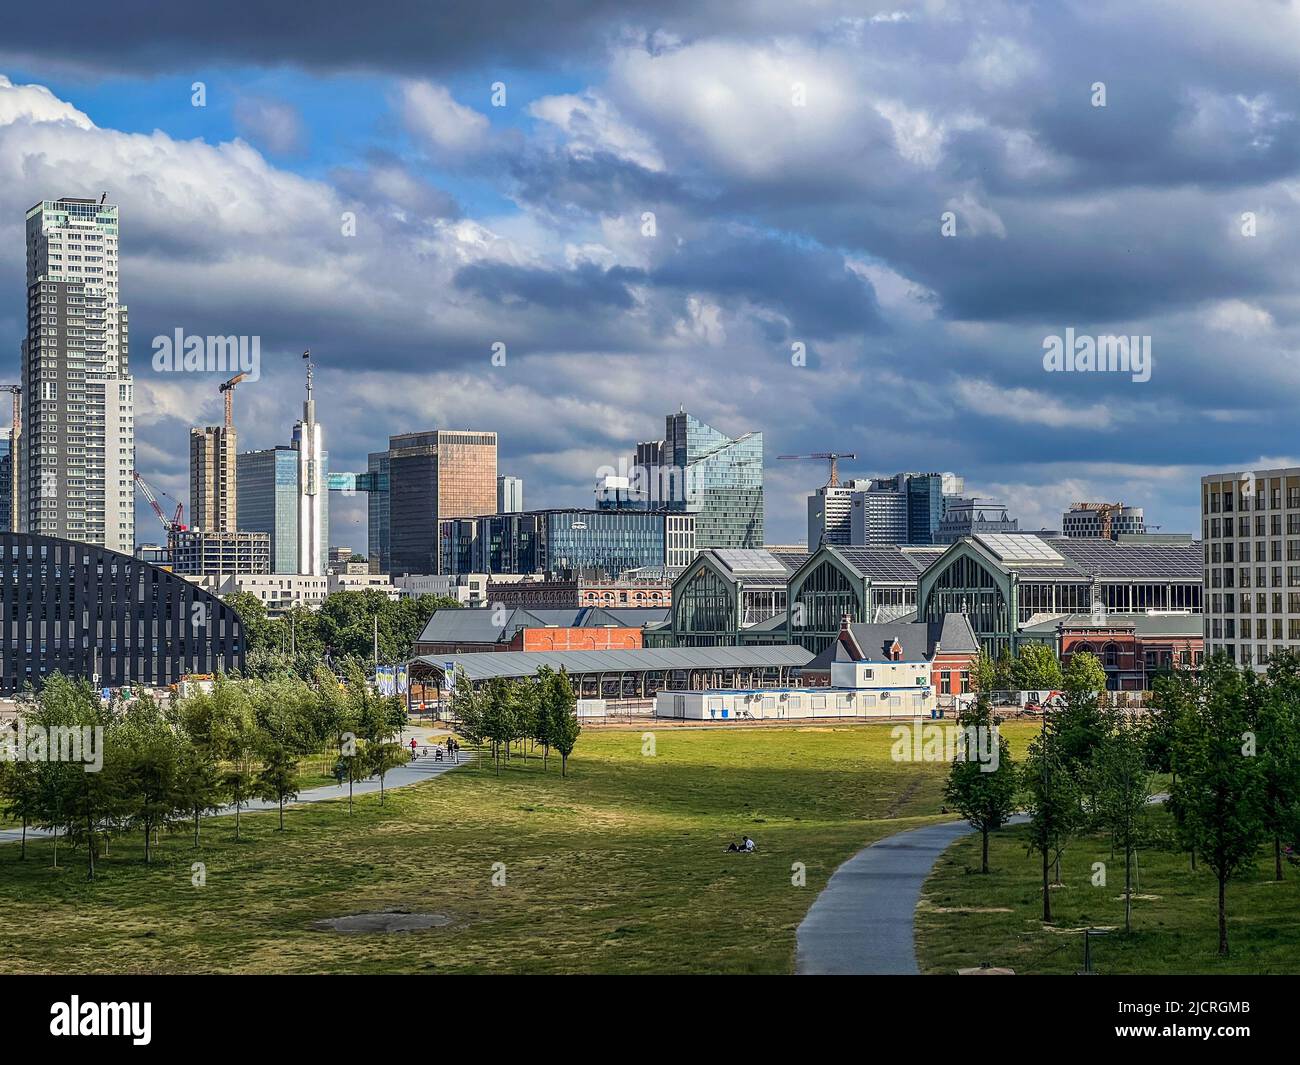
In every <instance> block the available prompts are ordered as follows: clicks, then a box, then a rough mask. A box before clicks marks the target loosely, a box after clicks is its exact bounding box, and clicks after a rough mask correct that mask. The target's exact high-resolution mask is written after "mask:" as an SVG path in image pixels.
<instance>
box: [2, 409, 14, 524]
mask: <svg viewBox="0 0 1300 1065" xmlns="http://www.w3.org/2000/svg"><path fill="white" fill-rule="evenodd" d="M12 440H13V430H12V429H0V532H14V531H15V530H13V529H11V528H9V525H10V520H11V516H12V509H11V504H12V492H13V463H14V457H15V456H14V453H13V445H12Z"/></svg>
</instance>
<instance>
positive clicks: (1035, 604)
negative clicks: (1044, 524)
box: [917, 533, 1203, 658]
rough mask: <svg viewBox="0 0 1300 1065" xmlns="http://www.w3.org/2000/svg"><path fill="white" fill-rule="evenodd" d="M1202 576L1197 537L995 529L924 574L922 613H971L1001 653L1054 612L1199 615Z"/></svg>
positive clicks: (928, 616) (991, 647)
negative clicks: (1141, 538) (1148, 538)
mask: <svg viewBox="0 0 1300 1065" xmlns="http://www.w3.org/2000/svg"><path fill="white" fill-rule="evenodd" d="M1202 583H1203V576H1202V571H1201V550H1200V548H1199V547H1198V546H1197V545H1195V544H1189V543H1181V542H1172V543H1168V542H1162V543H1155V544H1150V543H1118V542H1116V541H1114V540H1105V539H1100V538H1098V539H1092V540H1083V539H1070V538H1066V537H1056V538H1044V537H1040V536H1038V535H1035V534H1033V533H993V534H987V535H978V536H975V537H972V538H969V539H966V540H962V541H961V542H960V543H956V544H953V545H952V546H950V547H949V548H947V549H946V550H945V551H944V552H943V554H942V555H940V557H939V558H938V559H936V560H935V561H934V562H933V563H932V564H931V565H930V566H929V567H928V568H927V569H926V570H925V572H924V573H922V574H921V576H920V578H919V581H918V585H917V604H918V614H917V619H918V620H919V621H938V620H941V619H942V618H943V616H944V615H945V614H952V613H959V614H965V615H966V616H967V617H968V618H969V619H970V621H971V625H972V627H973V628H974V630H975V633H976V635H977V636H978V637H979V640H980V643H981V645H982V646H983V647H984V649H985V650H986V651H988V653H989V654H990V655H992V656H993V657H995V658H996V657H997V656H998V655H1000V654H1001V653H1002V651H1003V650H1007V651H1009V652H1011V653H1013V654H1014V653H1015V651H1016V649H1017V648H1018V646H1019V644H1020V643H1021V642H1022V637H1021V628H1022V627H1023V626H1025V625H1030V624H1033V623H1035V622H1038V621H1042V620H1045V619H1047V618H1049V617H1060V616H1063V615H1066V614H1076V613H1092V612H1094V610H1096V611H1097V612H1100V611H1105V612H1107V613H1134V612H1142V611H1146V610H1159V611H1180V610H1187V611H1190V612H1191V613H1193V614H1199V613H1200V612H1201V609H1202V598H1201V589H1202Z"/></svg>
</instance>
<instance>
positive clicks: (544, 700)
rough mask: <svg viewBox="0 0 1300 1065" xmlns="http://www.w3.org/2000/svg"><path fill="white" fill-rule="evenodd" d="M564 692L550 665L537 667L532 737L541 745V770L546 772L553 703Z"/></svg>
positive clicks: (553, 714)
mask: <svg viewBox="0 0 1300 1065" xmlns="http://www.w3.org/2000/svg"><path fill="white" fill-rule="evenodd" d="M563 698H564V692H563V689H562V687H561V686H560V684H559V674H557V673H556V672H555V670H553V669H552V668H551V667H550V666H539V667H538V669H537V713H536V714H535V716H534V718H533V726H534V732H533V739H534V740H536V742H538V743H540V744H541V745H542V772H543V773H545V772H546V767H547V760H548V759H549V757H550V754H551V722H552V720H553V719H554V717H555V716H556V711H555V709H554V704H555V702H556V700H562V699H563Z"/></svg>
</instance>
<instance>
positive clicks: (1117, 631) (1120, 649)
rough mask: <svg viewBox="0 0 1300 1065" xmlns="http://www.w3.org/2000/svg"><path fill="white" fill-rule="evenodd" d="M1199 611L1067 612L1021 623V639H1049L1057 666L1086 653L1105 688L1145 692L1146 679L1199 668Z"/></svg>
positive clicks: (1148, 681) (1148, 684)
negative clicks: (1101, 674) (1102, 674)
mask: <svg viewBox="0 0 1300 1065" xmlns="http://www.w3.org/2000/svg"><path fill="white" fill-rule="evenodd" d="M1204 623H1205V616H1204V615H1203V614H1184V613H1151V614H1107V615H1104V616H1098V617H1097V618H1094V617H1093V616H1092V615H1090V614H1070V615H1067V616H1066V617H1063V618H1053V619H1051V620H1049V621H1043V622H1040V623H1039V624H1037V625H1031V626H1026V627H1025V628H1024V629H1022V630H1021V637H1022V638H1024V637H1030V638H1035V637H1038V638H1042V639H1043V640H1044V642H1048V643H1049V644H1052V643H1054V645H1055V651H1056V655H1057V657H1058V658H1059V659H1060V660H1061V668H1062V669H1064V668H1066V667H1067V666H1068V665H1069V664H1070V659H1071V657H1072V656H1073V655H1075V654H1077V653H1079V652H1081V651H1088V652H1091V653H1092V654H1094V655H1096V656H1097V659H1098V660H1099V661H1100V662H1101V667H1102V669H1104V670H1105V671H1106V690H1107V691H1147V690H1149V689H1150V687H1151V678H1152V676H1154V675H1155V674H1157V673H1160V672H1164V671H1166V670H1170V669H1192V670H1196V669H1200V667H1201V659H1202V657H1203V655H1204V646H1205V632H1204Z"/></svg>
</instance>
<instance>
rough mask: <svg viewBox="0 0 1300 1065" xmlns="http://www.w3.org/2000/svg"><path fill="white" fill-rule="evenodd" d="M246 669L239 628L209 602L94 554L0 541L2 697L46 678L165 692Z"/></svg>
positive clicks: (40, 542) (180, 584) (35, 541)
mask: <svg viewBox="0 0 1300 1065" xmlns="http://www.w3.org/2000/svg"><path fill="white" fill-rule="evenodd" d="M243 665H244V626H243V622H242V621H240V619H239V615H238V614H236V613H235V612H234V611H233V610H231V609H230V607H228V606H226V605H225V603H223V602H222V601H221V600H220V599H218V598H217V597H216V596H214V595H210V594H209V593H207V592H205V591H203V590H202V589H201V588H199V587H198V586H197V585H195V584H191V583H190V582H189V581H187V580H185V579H184V578H182V577H178V576H176V575H175V574H173V573H169V572H168V571H167V570H165V569H161V568H159V567H157V566H151V565H149V564H148V563H147V562H141V561H139V560H137V559H134V558H132V557H131V556H130V555H122V554H118V553H117V552H116V551H109V550H106V549H105V548H102V547H98V546H96V545H93V544H86V543H77V542H74V541H71V540H60V539H55V538H54V537H49V536H32V535H28V534H26V533H11V532H6V533H0V694H4V695H12V694H13V693H14V692H16V691H19V690H21V689H22V688H23V687H24V686H25V685H27V684H31V686H32V687H33V688H40V687H41V685H42V683H43V682H44V680H45V678H46V677H48V676H49V675H50V674H51V673H54V672H56V671H57V672H60V673H63V674H65V675H68V676H73V677H86V678H89V679H91V680H92V681H94V682H95V683H96V684H97V685H98V686H102V687H112V688H117V687H121V686H122V685H124V684H148V685H155V686H163V685H167V684H174V683H176V682H177V681H179V680H180V678H181V676H182V675H184V674H187V673H213V672H217V671H224V672H229V671H231V670H235V669H242V668H243Z"/></svg>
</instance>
